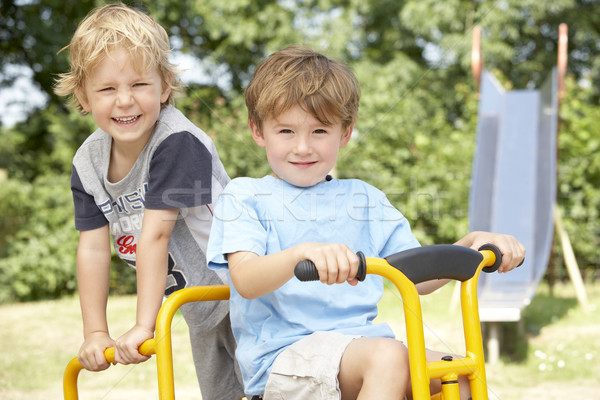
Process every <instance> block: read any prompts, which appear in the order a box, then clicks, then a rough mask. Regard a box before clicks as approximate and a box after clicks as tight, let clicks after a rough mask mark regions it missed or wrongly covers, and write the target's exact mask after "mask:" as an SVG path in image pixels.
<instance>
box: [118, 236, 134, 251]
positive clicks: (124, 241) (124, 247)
mask: <svg viewBox="0 0 600 400" xmlns="http://www.w3.org/2000/svg"><path fill="white" fill-rule="evenodd" d="M133 239H134V238H133V235H128V236H121V237H120V238H119V239H118V240H117V244H118V245H119V249H118V250H119V253H121V254H135V250H136V247H137V245H136V244H131V243H132V242H133Z"/></svg>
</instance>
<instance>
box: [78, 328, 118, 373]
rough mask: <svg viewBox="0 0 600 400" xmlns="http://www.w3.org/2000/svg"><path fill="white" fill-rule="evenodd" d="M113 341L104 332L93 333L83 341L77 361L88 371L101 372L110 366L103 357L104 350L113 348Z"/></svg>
mask: <svg viewBox="0 0 600 400" xmlns="http://www.w3.org/2000/svg"><path fill="white" fill-rule="evenodd" d="M114 345H115V341H114V340H112V338H111V337H110V336H109V335H108V333H106V332H94V333H91V334H89V335H88V337H87V338H86V339H85V341H84V342H83V344H82V345H81V348H80V349H79V353H78V354H77V359H78V360H79V363H80V364H81V366H82V367H83V368H85V369H87V370H88V371H103V370H105V369H106V368H108V367H109V366H110V364H109V363H108V362H107V361H106V357H104V350H106V349H107V348H109V347H113V346H114Z"/></svg>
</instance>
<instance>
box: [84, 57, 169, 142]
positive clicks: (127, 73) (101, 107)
mask: <svg viewBox="0 0 600 400" xmlns="http://www.w3.org/2000/svg"><path fill="white" fill-rule="evenodd" d="M169 94H170V88H169V87H166V88H163V84H162V79H161V76H160V73H159V71H158V69H156V68H155V69H152V70H148V71H145V72H138V71H136V69H135V68H134V65H133V64H132V63H131V56H130V55H129V53H128V52H126V51H125V50H123V49H115V50H114V51H112V52H111V53H110V54H109V55H107V56H106V57H105V58H104V60H103V61H102V62H101V63H100V64H98V65H97V66H96V67H95V68H94V69H93V70H92V71H91V73H90V75H89V76H88V78H87V79H86V81H85V87H84V95H85V98H84V99H82V98H78V100H79V102H80V104H81V105H82V107H83V109H84V110H85V111H87V112H89V113H91V114H92V117H93V118H94V121H95V122H96V124H97V125H98V127H99V128H100V129H102V130H103V131H105V132H106V133H108V134H109V135H111V136H112V138H113V141H114V142H113V144H114V145H116V146H127V147H130V146H131V145H133V146H135V147H136V148H139V149H140V150H141V148H143V146H144V145H145V144H146V142H147V141H148V138H149V137H150V135H151V134H152V130H153V129H154V125H155V124H156V121H157V120H158V115H159V113H160V110H161V103H162V102H165V101H166V100H167V99H168V97H169Z"/></svg>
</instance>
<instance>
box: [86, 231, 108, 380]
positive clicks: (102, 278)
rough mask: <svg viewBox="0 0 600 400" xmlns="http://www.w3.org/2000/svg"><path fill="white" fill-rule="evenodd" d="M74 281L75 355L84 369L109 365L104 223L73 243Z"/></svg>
mask: <svg viewBox="0 0 600 400" xmlns="http://www.w3.org/2000/svg"><path fill="white" fill-rule="evenodd" d="M77 282H78V287H79V301H80V304H81V316H82V319H83V337H84V342H83V344H82V345H81V348H80V350H79V354H78V358H79V362H80V363H81V365H82V366H83V367H84V368H85V369H88V370H90V371H100V370H103V369H106V368H108V367H109V364H108V363H107V362H106V359H105V357H104V350H105V349H106V348H108V347H112V346H113V345H114V341H113V340H112V339H111V337H110V334H109V331H108V323H107V320H106V303H107V300H108V290H109V284H110V238H109V232H108V225H105V226H103V227H101V228H98V229H94V230H90V231H81V232H80V234H79V244H78V246H77Z"/></svg>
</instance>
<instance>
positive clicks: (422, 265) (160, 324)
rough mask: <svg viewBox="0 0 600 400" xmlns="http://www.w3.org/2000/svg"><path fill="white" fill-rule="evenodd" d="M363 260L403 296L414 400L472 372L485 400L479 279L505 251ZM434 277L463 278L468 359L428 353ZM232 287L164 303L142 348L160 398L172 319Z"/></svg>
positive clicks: (170, 391)
mask: <svg viewBox="0 0 600 400" xmlns="http://www.w3.org/2000/svg"><path fill="white" fill-rule="evenodd" d="M358 255H359V258H360V259H361V263H360V267H359V273H358V274H357V277H358V278H359V280H364V277H365V275H366V274H377V275H380V276H383V277H385V278H387V279H389V280H390V281H391V282H392V283H393V284H394V285H395V286H396V288H397V289H398V291H399V292H400V295H401V297H402V302H403V307H404V317H405V324H406V336H407V346H408V353H409V365H410V374H411V380H412V390H413V398H414V399H415V400H427V399H443V400H457V399H460V393H459V388H458V377H459V376H467V377H468V379H469V382H470V388H471V395H472V399H473V400H486V399H487V398H488V393H487V381H486V374H485V360H484V352H483V341H482V337H481V329H480V320H479V308H478V300H477V283H478V280H479V276H480V274H481V271H484V272H494V271H496V270H497V269H498V267H499V266H500V264H501V257H502V255H501V253H500V251H499V250H498V248H497V247H495V246H493V245H484V246H482V247H481V248H480V249H479V251H475V250H472V249H469V248H466V247H462V246H454V245H433V246H424V247H420V248H415V249H411V250H407V251H403V252H400V253H396V254H393V255H391V256H389V257H387V258H385V259H384V258H372V257H366V258H365V257H364V256H363V255H362V253H360V252H359V253H358ZM311 264H312V263H311V262H310V261H306V260H305V261H302V262H300V263H299V264H298V265H297V266H296V270H295V273H296V276H297V277H298V279H300V280H305V281H306V280H314V279H318V273H316V269H315V268H314V265H311ZM432 279H453V280H456V281H459V282H460V291H461V292H460V298H461V314H462V320H463V330H464V338H465V348H466V353H465V356H464V357H461V358H456V359H452V357H444V359H442V360H439V361H431V362H428V361H427V359H426V356H425V339H424V330H423V320H422V312H421V302H420V298H419V293H418V292H417V289H416V287H415V284H417V283H419V282H424V281H428V280H432ZM228 298H229V287H228V286H223V285H222V286H198V287H192V288H186V289H183V290H180V291H178V292H175V293H173V294H172V295H171V296H169V298H167V300H166V301H165V302H164V304H163V305H162V307H161V309H160V312H159V314H158V317H157V322H156V333H155V338H154V339H148V340H147V341H145V342H144V343H143V344H142V345H141V346H140V348H139V350H140V353H142V354H147V355H150V354H156V365H157V375H158V393H159V398H160V399H161V400H165V399H169V400H170V399H174V398H175V387H174V379H173V354H172V347H171V322H172V319H173V316H174V314H175V312H176V311H177V309H178V308H179V307H181V306H182V305H183V304H185V303H188V302H192V301H214V300H227V299H228ZM104 354H105V356H106V359H107V361H109V362H112V361H114V348H109V349H107V350H106V351H105V353H104ZM81 369H82V366H81V364H80V363H79V361H78V360H77V358H73V359H72V360H71V361H70V362H69V363H68V365H67V367H66V369H65V373H64V378H63V390H64V398H65V400H76V399H78V391H77V379H78V376H79V372H80V371H81ZM432 379H440V380H441V381H442V391H441V392H440V393H438V394H435V395H433V396H432V395H431V393H430V390H429V382H430V380H432Z"/></svg>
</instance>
